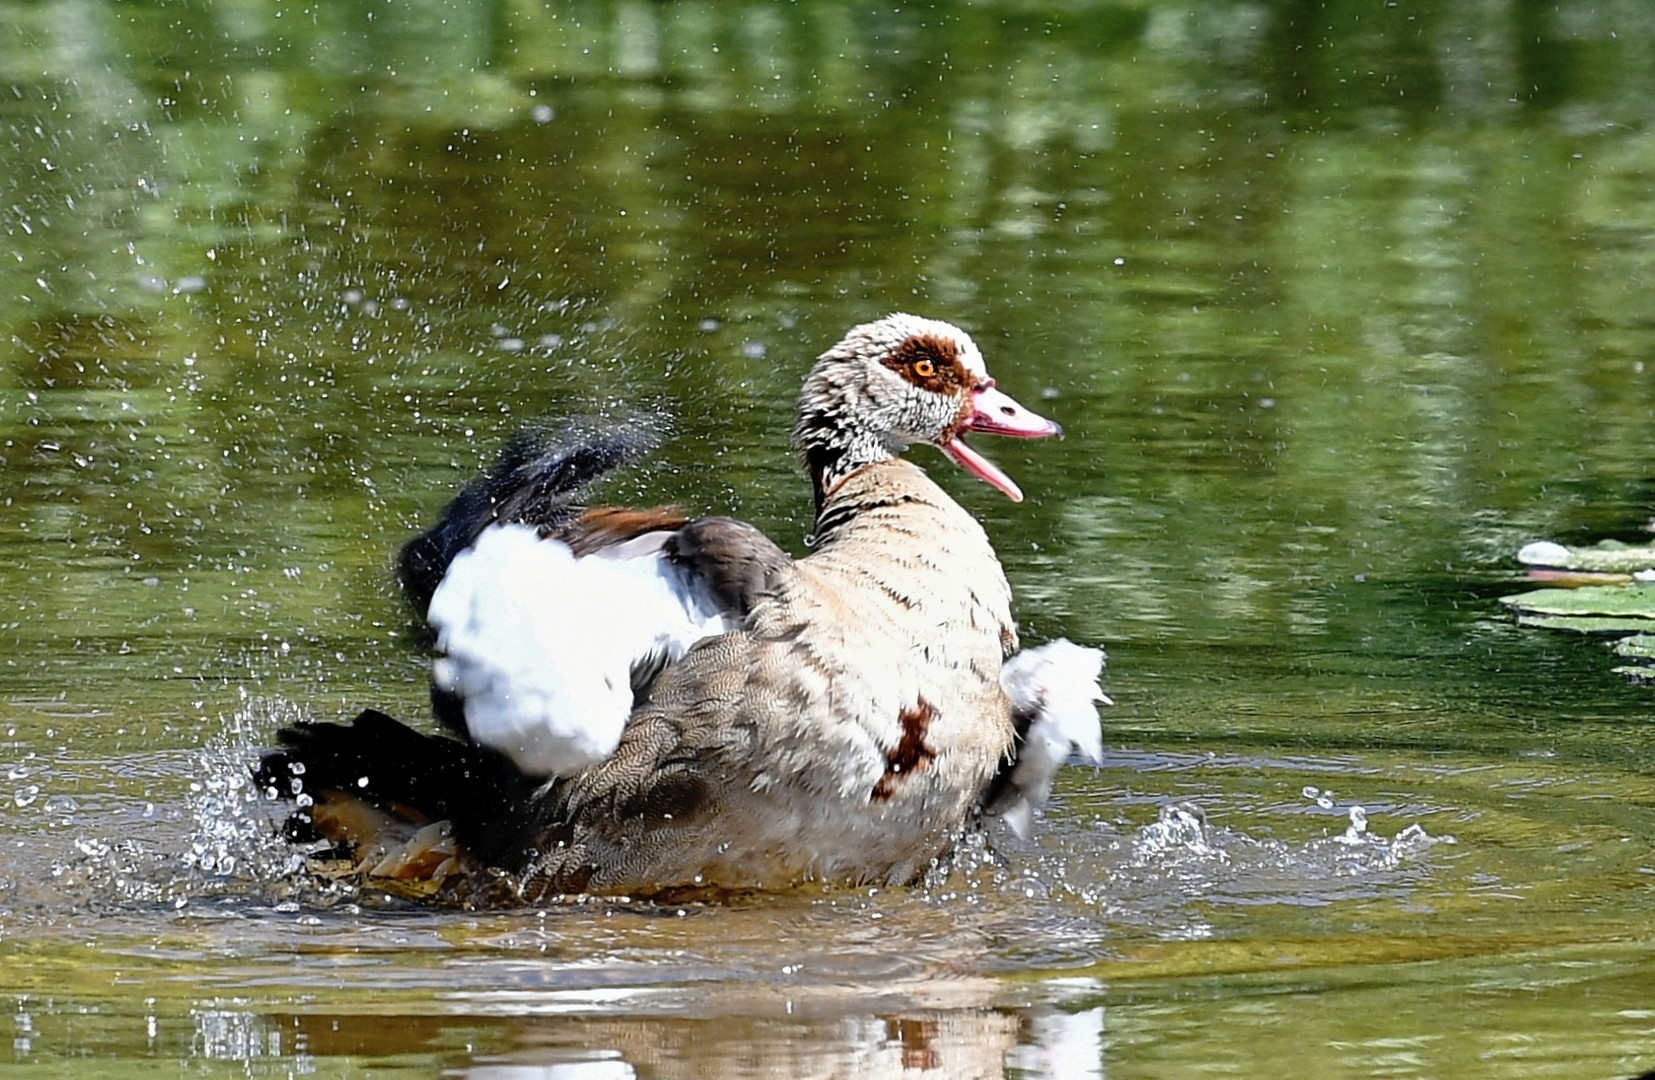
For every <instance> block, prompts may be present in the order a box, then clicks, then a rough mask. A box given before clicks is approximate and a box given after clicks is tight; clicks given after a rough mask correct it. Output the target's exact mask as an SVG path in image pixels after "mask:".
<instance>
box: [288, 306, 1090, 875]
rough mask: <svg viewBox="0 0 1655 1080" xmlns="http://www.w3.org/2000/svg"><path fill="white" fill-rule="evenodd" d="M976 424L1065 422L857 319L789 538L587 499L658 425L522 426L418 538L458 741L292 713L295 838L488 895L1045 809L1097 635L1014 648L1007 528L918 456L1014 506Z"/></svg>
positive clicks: (817, 372)
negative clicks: (798, 550)
mask: <svg viewBox="0 0 1655 1080" xmlns="http://www.w3.org/2000/svg"><path fill="white" fill-rule="evenodd" d="M972 432H984V433H990V434H996V435H1007V436H1012V437H1019V438H1039V437H1041V436H1046V435H1053V434H1057V433H1058V427H1057V425H1056V424H1053V423H1052V422H1050V421H1048V420H1045V419H1043V418H1041V417H1039V416H1036V415H1035V414H1033V413H1032V412H1030V411H1029V410H1027V409H1025V408H1024V407H1023V406H1021V405H1019V404H1018V403H1017V402H1016V401H1014V400H1012V398H1010V397H1009V396H1007V395H1006V394H1005V393H1003V392H1002V391H1000V390H999V389H997V388H996V387H995V384H994V380H993V379H991V378H989V376H988V373H987V370H986V369H985V367H984V365H983V359H982V355H981V353H980V352H979V351H978V349H977V346H976V345H975V344H974V343H973V342H972V340H971V338H970V337H969V336H967V335H966V334H965V332H964V331H962V330H960V329H958V328H956V327H954V326H951V325H949V324H947V323H943V322H937V321H934V320H930V319H922V318H917V317H915V316H911V315H901V314H897V315H891V316H888V317H886V318H883V319H880V320H878V321H876V322H871V323H867V324H865V325H862V326H858V327H855V328H854V329H852V330H851V331H850V332H849V333H848V334H846V335H845V337H844V339H843V340H842V341H840V342H839V343H838V344H837V345H835V346H834V347H833V348H832V349H829V350H828V351H827V352H826V353H824V354H823V355H822V356H821V357H820V359H819V360H818V361H817V363H816V365H815V367H814V368H813V370H812V371H811V372H810V374H809V376H808V378H806V380H805V384H804V389H803V391H802V393H801V394H800V396H799V404H798V417H797V422H796V424H795V427H794V440H795V442H796V444H797V446H798V448H799V450H800V451H801V452H802V454H803V457H804V461H805V464H806V467H807V469H808V471H809V474H810V479H811V483H812V484H813V486H814V490H815V496H816V521H815V526H814V529H813V537H812V539H811V540H810V541H809V543H810V545H811V551H810V553H809V554H808V555H806V556H805V557H803V558H801V559H797V560H795V559H792V558H790V557H789V556H788V555H787V554H786V553H785V552H783V551H782V550H781V549H780V548H779V547H777V546H776V545H775V544H774V543H772V542H771V541H770V540H769V539H767V538H766V537H765V536H763V535H762V534H761V533H760V532H759V531H758V530H757V529H755V528H753V527H752V526H750V525H746V524H743V523H741V522H738V521H734V520H732V519H729V518H722V517H703V518H695V519H690V518H686V517H684V516H682V515H679V514H677V513H675V512H672V511H667V510H647V511H628V510H613V509H582V508H581V507H579V506H578V505H577V504H576V502H575V496H576V495H577V494H578V493H579V491H580V490H581V488H583V487H584V486H585V485H586V484H587V483H589V482H590V481H591V480H593V479H594V478H596V477H597V476H599V475H601V474H602V473H604V472H606V471H608V470H610V469H612V468H615V467H617V466H619V465H622V464H625V463H627V462H629V461H631V460H634V459H635V458H637V457H638V456H639V455H640V454H641V453H642V452H643V451H645V450H647V449H648V448H649V442H650V440H649V438H648V437H647V434H646V432H645V428H644V426H643V425H641V424H639V423H637V422H630V423H621V424H618V425H616V424H611V425H601V424H592V423H583V424H575V425H571V426H566V427H564V428H561V429H558V430H556V431H552V430H548V429H536V430H529V431H526V432H524V433H522V434H520V435H519V437H518V438H517V439H516V440H515V441H514V442H513V443H511V444H510V445H509V446H508V447H507V449H506V451H505V452H504V453H503V454H502V456H501V458H500V460H499V462H498V463H497V465H496V466H495V468H494V469H493V470H492V471H491V472H490V473H489V475H487V476H486V477H484V478H483V479H482V480H480V481H478V482H477V483H475V484H473V485H472V486H471V487H469V488H467V489H466V490H464V491H463V492H461V493H460V495H458V496H457V497H456V498H455V499H454V500H453V501H452V502H451V503H450V504H449V506H448V507H447V509H446V510H445V511H444V513H443V515H442V517H441V519H440V520H439V521H438V523H437V524H436V525H435V526H434V527H433V528H432V529H431V530H429V531H428V532H426V533H425V534H423V535H421V536H420V537H418V538H416V539H415V540H413V541H411V542H410V543H409V544H408V545H407V546H406V547H405V548H404V549H403V552H402V557H401V563H400V576H401V579H402V583H403V586H404V589H405V591H406V592H407V594H408V596H409V598H410V600H411V602H412V604H413V606H414V608H415V610H416V611H417V612H418V613H419V614H420V615H422V616H423V617H424V618H425V619H426V620H427V621H428V622H429V624H430V626H431V627H432V628H433V629H434V630H435V632H436V645H437V649H438V652H439V656H438V658H437V659H436V661H435V663H434V667H433V690H432V697H433V702H434V704H435V711H436V713H437V716H438V718H439V719H440V720H442V721H443V722H444V723H445V724H446V725H447V726H448V727H449V728H450V729H451V730H452V731H453V733H454V735H456V736H458V737H457V738H450V737H446V736H439V735H425V734H421V733H419V732H416V731H414V730H412V729H410V728H408V727H406V726H404V725H402V724H400V723H398V722H397V721H395V720H393V719H391V718H390V717H388V716H385V715H384V714H382V713H378V712H375V711H372V710H369V711H367V712H364V713H362V714H361V715H360V716H358V717H357V718H356V719H355V720H354V721H353V722H352V723H351V724H349V725H338V724H309V725H301V726H298V727H294V728H289V729H285V730H283V731H282V732H280V734H279V740H280V742H281V743H282V744H283V748H282V749H280V750H277V751H274V752H272V753H270V754H268V755H267V756H266V757H265V758H264V760H263V761H262V762H261V763H260V766H259V768H258V770H257V776H258V778H259V780H260V781H261V783H263V784H265V785H266V787H267V790H268V791H269V792H270V793H271V794H272V795H273V796H279V797H282V798H297V800H298V801H299V803H300V804H301V806H300V809H299V811H298V812H297V813H296V814H295V816H294V818H293V819H290V822H289V832H290V835H291V836H293V837H295V838H301V837H303V838H308V839H311V840H314V841H317V842H318V850H319V849H320V848H322V847H327V848H329V849H330V850H331V851H333V852H334V853H335V854H336V855H343V856H344V857H346V858H348V859H349V860H350V864H351V865H352V866H353V867H354V868H355V870H356V871H358V872H359V873H362V874H365V875H367V876H368V877H370V878H376V879H380V880H381V881H382V882H384V883H386V884H387V887H391V888H393V889H395V890H397V891H408V892H419V891H421V890H423V889H427V888H436V887H441V888H443V889H444V890H445V891H448V892H457V893H459V894H461V895H463V897H464V898H465V899H467V900H477V899H478V898H479V897H483V892H481V891H478V890H479V889H481V888H482V887H481V886H479V884H478V882H480V881H492V882H495V883H497V887H501V888H503V887H505V886H499V885H498V883H502V882H507V883H509V889H508V891H507V895H506V896H504V897H503V898H504V899H507V900H512V901H518V902H521V901H524V900H528V901H534V900H539V899H542V898H545V897H549V896H553V895H559V894H568V893H580V892H587V893H605V894H617V893H630V894H634V895H639V894H661V893H663V892H666V891H672V890H677V889H684V888H689V889H699V888H717V889H745V888H760V889H774V888H787V887H791V886H794V885H797V884H799V883H801V882H804V881H822V882H829V883H844V884H857V883H891V884H898V883H905V882H909V881H911V880H913V879H915V878H916V877H917V876H918V875H919V874H921V873H922V872H923V871H924V870H925V869H926V867H927V866H928V865H929V864H930V863H931V862H932V860H934V859H935V858H937V857H938V856H939V855H942V854H945V853H946V852H947V851H948V850H949V849H950V847H951V845H952V843H953V841H954V839H955V838H956V836H957V835H958V834H959V833H960V831H961V829H962V827H963V826H964V824H965V823H966V822H967V820H968V818H969V817H970V816H971V815H972V814H973V813H974V812H975V811H976V810H978V809H979V808H980V809H985V810H987V811H988V812H990V813H994V814H1000V815H1002V816H1004V817H1005V819H1006V820H1007V821H1008V823H1009V824H1010V825H1011V826H1012V827H1013V828H1014V829H1017V830H1018V831H1019V832H1024V831H1026V830H1027V828H1028V824H1029V820H1030V818H1031V816H1032V814H1033V812H1034V810H1035V809H1036V808H1037V807H1038V806H1039V805H1040V803H1042V802H1044V800H1045V798H1046V796H1047V795H1048V794H1049V791H1050V786H1051V779H1052V775H1053V774H1054V773H1055V771H1056V769H1057V767H1058V766H1059V765H1060V764H1062V763H1063V761H1064V760H1066V759H1067V758H1068V757H1069V756H1070V753H1071V751H1077V750H1078V751H1079V752H1080V753H1081V755H1082V756H1084V757H1088V758H1091V759H1093V760H1094V761H1095V760H1096V759H1097V758H1098V756H1099V754H1100V753H1101V749H1102V747H1101V742H1100V734H1099V729H1098V722H1097V714H1096V711H1095V708H1094V702H1095V701H1098V700H1106V699H1104V698H1103V696H1102V694H1101V692H1100V691H1099V689H1098V676H1099V672H1100V669H1101V666H1102V662H1103V654H1102V652H1101V650H1097V649H1083V648H1081V647H1079V646H1076V645H1072V644H1070V643H1068V642H1054V643H1052V644H1050V645H1048V646H1044V647H1043V648H1041V649H1037V650H1030V651H1029V652H1026V653H1022V654H1018V655H1016V656H1013V657H1012V659H1011V660H1010V661H1009V662H1008V661H1007V660H1006V657H1007V656H1008V655H1010V654H1012V653H1014V652H1015V650H1016V648H1017V631H1016V627H1015V624H1014V623H1013V622H1012V617H1011V590H1010V587H1009V586H1008V585H1007V583H1006V578H1005V574H1004V573H1003V572H1002V570H1001V568H1000V563H999V561H998V559H996V557H995V554H994V550H993V548H992V547H990V545H989V541H988V537H987V536H986V535H985V534H984V532H983V529H982V527H981V526H980V525H979V524H978V523H977V522H976V520H974V519H973V518H972V517H971V516H970V515H969V514H967V513H966V512H965V510H964V509H962V508H961V507H960V506H959V504H957V503H956V502H955V501H954V500H953V499H951V498H950V497H949V496H948V495H947V494H946V493H945V492H944V491H943V490H942V489H941V488H940V487H938V486H937V485H936V484H935V483H933V482H932V481H931V480H930V479H929V478H928V477H927V476H926V475H925V473H924V471H923V470H921V469H920V468H919V467H918V466H916V465H914V464H911V463H909V462H908V461H905V460H903V459H902V458H900V457H898V455H899V454H900V453H902V452H903V451H904V450H906V449H907V448H908V446H909V445H910V444H912V443H916V442H923V443H930V444H931V445H933V446H936V447H938V448H939V449H941V450H942V452H943V453H944V454H946V455H947V456H948V457H949V458H951V459H953V460H954V461H955V462H956V463H958V464H959V465H961V466H962V467H963V468H965V470H966V471H967V472H969V473H971V474H972V475H974V476H976V477H979V478H981V479H982V480H985V481H987V482H988V483H989V484H991V485H992V486H994V487H995V488H997V489H999V490H1000V491H1001V492H1003V493H1004V494H1006V495H1007V496H1008V497H1010V498H1011V499H1013V500H1020V499H1021V498H1022V494H1021V492H1020V491H1019V490H1018V488H1017V485H1016V484H1014V483H1013V482H1012V481H1011V479H1010V478H1009V477H1007V476H1006V474H1005V473H1003V472H1002V471H1001V470H1000V469H999V468H997V467H996V466H994V465H993V464H992V463H990V462H989V461H988V460H987V459H986V458H984V457H982V456H981V455H980V454H978V453H977V451H976V450H974V449H973V448H972V447H970V446H969V445H967V443H966V442H965V436H966V434H967V433H972ZM484 870H492V871H500V872H503V873H492V874H491V873H479V872H478V871H484ZM457 882H458V883H462V884H459V885H456V883H457ZM468 890H469V891H468ZM486 898H487V899H495V900H497V899H502V897H501V896H499V895H491V896H489V897H486Z"/></svg>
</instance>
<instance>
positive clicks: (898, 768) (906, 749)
mask: <svg viewBox="0 0 1655 1080" xmlns="http://www.w3.org/2000/svg"><path fill="white" fill-rule="evenodd" d="M939 715H941V714H939V713H938V712H937V707H936V706H935V705H933V704H931V703H930V702H929V701H926V700H925V699H924V698H920V699H919V700H918V701H917V702H915V703H914V705H913V707H912V708H908V709H903V710H902V712H901V713H900V714H898V715H897V723H899V724H901V725H902V738H901V739H899V740H897V744H896V746H895V747H893V748H892V750H891V752H890V753H889V754H886V755H885V775H884V776H881V777H880V778H879V783H877V784H875V785H874V786H873V791H872V793H870V794H869V795H868V801H869V802H884V801H885V800H887V799H889V798H890V797H891V796H892V795H894V794H896V786H897V784H899V783H901V782H902V779H903V777H905V776H907V775H909V774H910V773H916V772H919V771H920V770H921V769H924V768H925V767H926V766H927V765H929V764H931V762H932V761H934V760H936V757H937V752H936V751H935V750H933V749H931V748H930V747H929V746H927V745H925V736H926V733H927V732H929V731H930V730H931V724H932V722H934V721H935V720H936V719H937V717H938V716H939Z"/></svg>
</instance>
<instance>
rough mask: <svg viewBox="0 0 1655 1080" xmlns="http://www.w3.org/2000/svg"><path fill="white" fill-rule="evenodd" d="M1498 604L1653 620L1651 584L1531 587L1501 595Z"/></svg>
mask: <svg viewBox="0 0 1655 1080" xmlns="http://www.w3.org/2000/svg"><path fill="white" fill-rule="evenodd" d="M1500 603H1502V604H1506V605H1509V606H1511V607H1514V608H1516V609H1517V610H1518V611H1519V612H1522V613H1524V614H1534V615H1570V616H1582V615H1608V616H1614V617H1617V618H1630V619H1655V586H1647V585H1588V586H1586V587H1585V588H1582V589H1534V590H1532V591H1530V592H1525V593H1518V594H1517V595H1516V596H1502V597H1501V598H1500ZM1635 629H1637V628H1635Z"/></svg>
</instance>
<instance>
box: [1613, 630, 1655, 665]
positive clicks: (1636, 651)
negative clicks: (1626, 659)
mask: <svg viewBox="0 0 1655 1080" xmlns="http://www.w3.org/2000/svg"><path fill="white" fill-rule="evenodd" d="M1615 652H1616V653H1618V654H1620V655H1621V656H1636V657H1644V658H1648V659H1650V660H1655V634H1633V635H1632V636H1631V637H1629V638H1621V639H1620V640H1619V641H1617V642H1615Z"/></svg>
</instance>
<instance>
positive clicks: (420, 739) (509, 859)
mask: <svg viewBox="0 0 1655 1080" xmlns="http://www.w3.org/2000/svg"><path fill="white" fill-rule="evenodd" d="M276 739H277V741H278V742H279V743H280V744H281V746H282V749H280V750H273V751H271V752H270V753H268V754H266V755H265V756H264V758H263V760H261V761H260V762H259V764H258V767H257V768H256V769H255V770H254V773H253V776H254V779H255V780H256V781H257V782H258V783H259V785H260V786H261V787H265V788H273V789H274V790H275V791H276V792H277V793H278V794H279V795H281V796H283V797H287V798H294V797H296V796H297V795H298V794H299V793H300V792H301V791H302V792H303V793H305V794H307V795H309V796H310V798H311V799H312V800H313V801H314V803H315V804H316V807H321V806H323V804H328V807H327V809H326V810H325V811H322V810H317V809H316V808H315V807H312V808H306V807H301V808H300V809H299V810H298V811H297V813H296V814H295V820H292V821H290V822H289V825H288V833H289V835H290V836H295V837H302V836H305V835H307V834H309V835H316V834H321V835H324V836H326V837H327V838H328V839H330V840H333V841H334V842H335V843H342V844H343V845H345V846H347V847H352V848H354V849H356V853H357V855H358V856H359V857H360V856H361V855H363V854H365V853H366V852H367V851H369V850H371V849H373V848H374V846H375V845H376V844H379V843H380V840H379V838H378V837H376V836H373V835H362V833H363V832H364V831H379V830H381V829H382V828H383V824H384V820H382V819H385V818H386V816H388V819H394V820H396V821H399V822H402V823H404V824H405V825H410V826H414V827H416V828H417V827H421V826H426V825H428V824H431V823H435V822H439V821H446V822H448V823H449V824H450V828H451V830H452V835H453V839H454V840H455V842H456V843H458V845H459V846H460V848H461V849H463V850H464V851H465V852H466V853H467V854H469V855H471V856H472V857H474V858H475V859H477V860H479V861H481V862H483V863H486V864H489V865H495V866H504V867H509V866H511V865H513V864H514V863H516V862H517V861H519V860H520V859H521V858H522V857H524V856H526V855H527V853H528V850H529V847H530V845H531V843H532V840H533V837H532V829H533V825H534V821H535V814H534V812H533V809H534V793H535V789H536V787H537V783H536V781H533V780H531V779H529V778H528V777H525V776H524V775H523V774H522V773H520V772H518V771H517V769H516V768H515V767H514V766H513V765H512V764H511V762H510V761H508V760H507V759H506V758H505V757H504V756H502V755H500V754H497V753H495V752H494V751H492V750H489V749H487V748H485V747H481V746H476V745H474V744H471V743H463V742H460V741H458V740H456V739H450V738H447V737H445V736H441V735H424V734H421V733H420V732H418V731H415V730H414V729H413V728H410V727H408V726H407V725H405V724H402V723H401V722H399V721H397V720H394V719H392V718H391V717H389V716H387V715H385V714H384V713H382V712H378V711H376V710H374V709H366V710H363V712H362V713H361V714H360V715H358V716H357V717H356V719H355V720H353V721H352V722H351V723H349V724H303V725H300V726H297V727H288V728H283V729H281V731H279V732H277V735H276ZM351 803H358V804H363V805H365V806H366V807H369V808H372V810H374V811H378V812H379V813H378V814H374V813H363V814H352V813H350V812H348V811H345V810H341V809H340V806H341V805H342V804H343V805H348V804H351ZM324 819H325V824H326V825H330V826H334V827H335V829H336V831H337V832H338V833H339V834H340V835H335V832H334V831H330V830H329V829H328V828H326V827H324ZM353 823H355V827H353Z"/></svg>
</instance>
